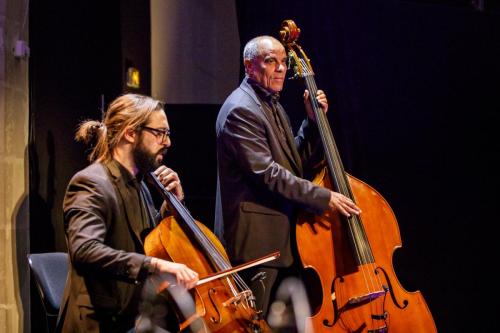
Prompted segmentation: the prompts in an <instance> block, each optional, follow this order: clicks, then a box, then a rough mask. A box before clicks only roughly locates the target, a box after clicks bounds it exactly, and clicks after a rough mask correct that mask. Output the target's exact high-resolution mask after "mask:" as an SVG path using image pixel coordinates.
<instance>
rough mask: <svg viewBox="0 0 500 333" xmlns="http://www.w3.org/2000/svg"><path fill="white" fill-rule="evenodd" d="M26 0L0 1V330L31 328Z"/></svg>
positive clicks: (19, 330)
mask: <svg viewBox="0 0 500 333" xmlns="http://www.w3.org/2000/svg"><path fill="white" fill-rule="evenodd" d="M27 3H28V1H27V0H23V1H19V0H0V332H23V331H29V330H30V327H29V318H27V311H26V309H27V308H28V306H29V268H28V265H27V260H26V255H27V254H28V252H29V232H28V221H29V216H28V215H29V214H28V206H29V202H28V189H29V176H28V153H27V146H28V123H29V109H28V60H27V58H24V59H23V58H16V57H14V55H13V52H12V49H13V47H14V45H15V41H16V40H19V39H22V40H25V41H26V40H27V38H28V33H27V31H28V17H27V15H28V8H27V5H28V4H27Z"/></svg>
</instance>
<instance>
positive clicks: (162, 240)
mask: <svg viewBox="0 0 500 333" xmlns="http://www.w3.org/2000/svg"><path fill="white" fill-rule="evenodd" d="M149 176H150V178H151V180H152V181H153V184H154V185H155V186H156V187H157V188H158V190H159V191H160V192H161V193H162V195H163V197H164V198H165V201H166V202H167V203H168V204H169V206H170V208H171V209H172V211H173V212H174V213H175V215H174V216H169V217H166V218H164V219H163V220H162V221H161V223H160V224H159V225H158V226H156V227H155V228H154V229H153V230H152V231H151V232H150V233H149V234H148V235H147V236H146V239H145V241H144V252H145V253H146V255H148V256H152V257H156V258H160V259H163V260H169V261H173V262H177V263H183V264H185V265H187V266H189V268H191V269H193V270H194V271H196V272H197V273H198V274H199V275H200V276H202V277H203V276H210V275H214V273H217V272H221V271H224V270H230V269H231V268H232V267H231V265H230V263H229V260H228V256H227V253H226V251H225V249H224V247H223V246H222V244H221V242H220V241H219V239H218V238H217V236H215V235H214V234H213V233H212V232H211V231H210V230H209V229H208V228H207V227H205V226H204V225H203V224H202V223H200V222H198V221H196V220H195V219H194V218H193V217H192V216H191V214H190V213H189V211H188V210H187V209H186V208H185V207H184V205H183V204H182V203H181V202H180V201H179V200H178V199H177V198H176V197H175V196H174V195H173V194H172V193H170V192H169V191H167V190H166V189H165V187H164V186H163V185H162V184H161V182H160V181H159V180H158V179H157V178H156V176H155V175H154V173H150V174H149ZM170 288H172V286H171V285H170V286H168V288H167V291H169V289H170ZM160 289H161V288H160ZM158 292H159V293H160V294H161V293H164V292H165V291H164V288H163V289H162V290H158ZM189 293H190V294H191V295H190V296H192V298H193V300H194V302H187V301H186V300H185V299H176V298H175V296H174V297H173V300H174V305H175V306H174V307H175V310H176V315H177V318H178V321H179V331H181V332H183V331H187V332H194V333H238V332H241V333H244V332H248V333H268V332H271V329H270V327H269V326H268V325H267V323H266V322H265V321H264V320H263V319H262V316H261V312H259V311H257V310H256V309H255V301H254V300H255V299H254V296H253V294H252V292H251V291H250V288H249V287H248V285H246V284H245V282H244V281H243V280H242V279H241V277H240V276H239V275H238V274H236V273H232V274H231V275H224V277H223V278H218V279H214V280H209V281H208V282H206V283H203V284H198V285H197V286H196V287H195V288H193V289H191V290H190V291H189ZM171 294H176V293H175V292H171ZM163 296H165V295H163ZM185 296H186V294H185V293H184V295H183V296H182V297H185ZM167 297H168V295H167ZM187 303H189V304H187ZM191 303H194V306H191Z"/></svg>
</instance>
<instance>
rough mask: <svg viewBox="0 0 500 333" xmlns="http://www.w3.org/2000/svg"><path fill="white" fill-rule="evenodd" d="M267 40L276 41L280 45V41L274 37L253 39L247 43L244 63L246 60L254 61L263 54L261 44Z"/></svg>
mask: <svg viewBox="0 0 500 333" xmlns="http://www.w3.org/2000/svg"><path fill="white" fill-rule="evenodd" d="M266 39H270V40H274V41H276V42H278V43H280V41H279V40H277V39H276V38H274V37H272V36H258V37H255V38H252V39H251V40H249V41H248V42H247V43H246V45H245V48H244V49H243V61H245V60H250V61H252V60H254V59H255V58H257V57H258V56H259V55H260V53H261V48H260V44H261V42H262V41H263V40H266ZM280 44H281V43H280Z"/></svg>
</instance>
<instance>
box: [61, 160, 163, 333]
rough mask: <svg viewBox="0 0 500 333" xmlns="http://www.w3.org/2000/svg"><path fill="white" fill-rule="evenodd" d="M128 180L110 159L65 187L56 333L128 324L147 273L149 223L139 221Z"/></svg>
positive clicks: (102, 329)
mask: <svg viewBox="0 0 500 333" xmlns="http://www.w3.org/2000/svg"><path fill="white" fill-rule="evenodd" d="M131 179H132V178H131V175H130V174H129V173H127V171H126V170H125V169H124V168H123V167H122V166H121V165H119V163H118V162H116V161H112V162H109V163H105V164H102V163H94V164H92V165H90V166H88V167H87V168H85V169H83V170H81V171H80V172H78V173H77V174H75V176H73V178H72V179H71V181H70V183H69V185H68V187H67V190H66V195H65V198H64V204H63V206H64V207H63V208H64V222H65V232H66V237H67V242H68V250H69V255H70V270H69V275H68V281H67V282H66V288H65V291H64V295H63V300H62V303H61V309H60V315H59V322H58V329H59V330H60V331H62V332H114V331H115V330H116V332H119V331H125V330H127V329H128V328H130V327H132V326H133V323H134V319H135V317H136V315H137V312H138V302H139V300H140V292H141V288H142V286H141V281H142V280H144V278H145V277H146V275H147V272H146V271H145V268H143V261H144V259H145V255H144V254H143V253H144V250H143V243H142V242H143V237H144V233H145V232H147V230H146V227H148V224H149V221H147V219H146V221H144V218H142V216H143V215H144V214H142V215H141V206H140V202H138V201H137V196H135V197H134V195H136V193H137V187H134V184H133V182H131ZM139 184H140V185H139V186H143V188H144V191H145V193H146V198H145V199H146V205H147V208H146V209H148V210H149V213H150V219H151V220H153V221H157V220H158V219H159V216H158V213H157V212H156V210H155V209H154V206H153V202H152V198H151V196H150V193H149V191H147V188H146V187H145V185H144V183H142V182H141V183H139ZM134 191H135V192H134ZM134 193H135V194H134ZM138 212H139V213H138ZM138 214H139V215H138ZM131 325H132V326H131Z"/></svg>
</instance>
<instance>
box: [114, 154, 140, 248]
mask: <svg viewBox="0 0 500 333" xmlns="http://www.w3.org/2000/svg"><path fill="white" fill-rule="evenodd" d="M116 163H117V162H109V163H106V167H107V168H108V170H109V172H110V174H111V176H112V177H113V184H114V186H115V188H116V189H117V190H118V193H119V194H120V197H121V199H122V201H123V206H124V207H125V215H126V216H125V220H126V222H127V224H128V225H129V227H130V229H131V230H132V231H133V233H134V235H135V236H136V238H137V240H138V241H139V243H140V244H141V245H142V246H144V244H143V242H142V238H141V231H142V225H141V221H140V218H137V207H136V206H135V205H131V204H129V203H130V202H133V201H134V200H135V198H133V197H132V196H131V193H130V189H129V186H128V185H127V184H126V183H125V180H124V178H123V176H122V174H121V172H120V169H119V168H118V166H117V165H116Z"/></svg>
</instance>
